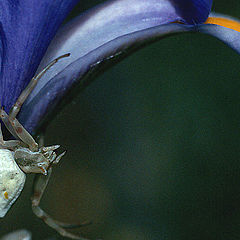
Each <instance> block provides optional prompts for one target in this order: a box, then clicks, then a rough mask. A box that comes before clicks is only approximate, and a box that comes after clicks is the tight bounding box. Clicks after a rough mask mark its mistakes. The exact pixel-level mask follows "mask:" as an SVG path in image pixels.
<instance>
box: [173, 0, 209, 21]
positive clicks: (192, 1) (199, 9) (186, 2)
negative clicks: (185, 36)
mask: <svg viewBox="0 0 240 240" xmlns="http://www.w3.org/2000/svg"><path fill="white" fill-rule="evenodd" d="M173 2H174V3H175V4H176V6H177V11H178V13H179V14H180V15H181V16H182V18H183V19H184V23H186V24H199V23H204V22H205V21H206V20H207V17H208V15H209V13H210V11H211V7H212V0H173Z"/></svg>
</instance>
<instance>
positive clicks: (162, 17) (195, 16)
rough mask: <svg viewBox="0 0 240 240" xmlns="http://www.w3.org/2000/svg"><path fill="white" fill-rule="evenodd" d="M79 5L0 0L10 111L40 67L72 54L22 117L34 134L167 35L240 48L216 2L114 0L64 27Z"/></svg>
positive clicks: (0, 52) (0, 81) (1, 80)
mask: <svg viewBox="0 0 240 240" xmlns="http://www.w3.org/2000/svg"><path fill="white" fill-rule="evenodd" d="M77 3H78V0H67V1H66V0H52V1H49V0H42V1H37V0H22V1H19V0H11V1H10V0H8V1H7V0H2V1H1V2H0V11H1V14H0V102H1V105H2V106H3V107H4V109H5V110H6V112H8V111H9V110H10V108H11V106H12V105H13V104H14V103H15V101H16V99H17V98H18V96H19V95H20V94H21V92H22V91H23V89H24V88H25V87H26V86H27V84H28V83H29V81H30V80H31V78H32V77H33V76H34V75H35V74H36V73H38V72H40V71H41V70H42V69H43V68H44V67H45V66H46V65H47V64H48V63H49V62H51V61H52V60H53V59H55V58H57V57H59V56H61V55H64V54H66V53H70V57H68V58H64V59H62V60H61V61H59V62H58V63H57V64H55V65H54V66H53V67H52V68H51V69H50V70H48V71H47V73H46V74H45V75H44V76H43V77H42V78H41V79H40V80H39V82H38V84H37V86H36V87H35V89H34V90H33V92H32V93H31V94H30V96H29V97H28V98H27V100H26V101H25V103H24V105H23V107H22V109H21V111H20V113H19V115H18V120H19V121H20V122H21V124H22V125H23V126H24V127H25V128H26V129H27V130H28V131H29V132H31V133H33V134H34V133H36V131H37V130H38V129H41V127H45V126H47V124H48V123H49V120H51V119H52V117H53V116H55V115H56V113H57V111H59V109H60V108H61V107H62V106H64V105H65V104H66V103H67V102H69V100H71V98H70V96H73V95H74V94H76V93H79V91H80V90H82V89H83V88H84V87H86V86H87V85H88V84H89V83H90V82H91V81H92V80H93V79H94V78H95V77H96V76H97V75H99V74H100V73H102V72H103V70H105V69H106V68H108V67H109V66H112V65H113V64H114V63H116V62H118V61H120V60H121V59H123V58H125V57H127V56H128V55H130V54H131V53H133V52H134V51H136V50H138V49H139V48H141V47H144V46H146V45H147V44H150V43H152V42H154V41H158V40H159V39H162V38H163V37H166V36H169V35H173V34H177V33H184V32H201V33H206V34H210V35H212V36H214V37H216V38H218V39H220V40H221V41H223V42H224V43H226V44H227V45H228V46H230V47H231V48H233V49H234V50H236V51H237V52H240V41H239V40H240V22H239V21H238V20H236V19H233V18H231V17H228V16H225V15H222V14H216V13H211V7H212V0H110V1H106V2H105V3H103V4H101V5H99V6H97V7H95V8H93V9H91V10H89V11H87V12H85V13H83V14H81V15H80V16H78V17H76V18H75V19H73V20H71V21H70V22H68V23H66V24H65V25H62V23H63V21H64V19H65V18H66V17H67V15H68V14H69V12H70V11H71V10H72V9H73V7H74V6H75V5H76V4H77Z"/></svg>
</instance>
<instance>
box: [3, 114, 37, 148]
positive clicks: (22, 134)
mask: <svg viewBox="0 0 240 240" xmlns="http://www.w3.org/2000/svg"><path fill="white" fill-rule="evenodd" d="M0 111H1V112H0V116H1V119H2V121H3V122H4V124H5V126H6V127H7V129H8V130H9V132H10V133H11V134H12V135H13V136H14V137H15V138H16V139H21V140H22V141H23V142H24V143H25V144H27V145H28V146H29V148H30V150H32V151H37V150H38V144H37V143H36V142H35V140H34V139H33V137H32V136H31V134H30V133H28V131H27V130H26V129H25V128H24V127H23V126H22V125H21V123H20V122H19V121H18V120H17V119H16V118H14V119H10V118H9V116H8V115H7V113H6V112H5V111H4V110H3V109H0Z"/></svg>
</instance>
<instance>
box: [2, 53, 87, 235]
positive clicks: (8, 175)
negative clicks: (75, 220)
mask: <svg viewBox="0 0 240 240" xmlns="http://www.w3.org/2000/svg"><path fill="white" fill-rule="evenodd" d="M69 55H70V54H65V55H62V56H60V57H58V58H56V59H55V60H53V61H52V62H51V63H50V64H49V65H48V66H47V67H45V68H44V69H43V70H42V71H41V72H40V73H39V74H38V75H37V76H35V77H33V78H32V80H31V81H30V83H29V84H28V86H27V87H26V88H25V89H24V90H23V92H22V93H21V94H20V96H19V97H18V99H17V101H16V103H15V104H14V105H13V106H12V108H11V110H10V112H9V114H7V113H6V112H5V111H4V110H3V108H0V120H2V122H3V123H4V125H5V126H6V128H7V129H8V131H9V132H10V133H11V134H12V136H13V137H15V139H16V140H9V141H4V139H3V135H2V131H1V123H0V217H4V216H5V214H6V213H7V211H8V210H9V209H10V208H11V206H12V204H13V203H14V202H15V201H16V199H17V198H18V197H19V195H20V193H21V191H22V189H23V186H24V184H25V179H26V173H35V174H36V175H35V180H34V185H33V195H32V198H31V200H32V210H33V212H34V214H35V215H36V216H37V217H39V218H41V219H42V220H43V221H44V222H45V223H46V224H47V225H49V226H50V227H52V228H54V229H55V230H56V231H57V232H59V233H60V234H61V235H62V236H65V237H69V238H72V239H79V240H86V239H84V238H82V237H79V236H76V235H74V234H72V233H69V232H67V231H66V230H65V228H69V227H79V226H81V225H72V224H65V223H61V222H58V221H55V220H54V219H52V218H51V217H50V216H49V215H48V214H47V213H45V212H44V211H43V210H42V209H41V208H40V206H39V203H40V200H41V197H42V195H43V193H44V190H45V188H46V186H47V183H48V181H49V178H50V176H51V172H52V165H53V164H57V163H58V162H59V161H60V159H61V158H62V157H63V155H64V154H65V152H63V153H62V154H60V155H58V156H57V154H56V152H55V150H56V149H58V148H59V147H60V146H59V145H53V146H49V147H44V146H42V145H43V144H41V145H40V146H39V144H38V143H37V142H35V140H34V138H33V137H32V136H31V134H30V133H28V131H27V130H26V129H25V128H24V127H23V126H22V125H21V123H20V122H19V121H18V120H17V118H16V116H17V114H18V113H19V111H20V110H21V106H22V105H23V103H24V101H25V100H26V99H27V97H28V96H29V95H30V93H31V92H32V90H33V89H34V87H35V86H36V84H37V82H38V80H39V79H40V78H41V77H42V75H43V74H44V73H45V72H46V71H47V70H48V69H49V68H50V67H51V66H53V65H54V64H55V63H56V62H57V61H58V60H59V59H61V58H64V57H68V56H69Z"/></svg>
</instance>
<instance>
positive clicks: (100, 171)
mask: <svg viewBox="0 0 240 240" xmlns="http://www.w3.org/2000/svg"><path fill="white" fill-rule="evenodd" d="M87 2H88V3H87ZM100 2H103V1H100V0H99V1H93V0H89V1H81V3H80V4H79V6H78V7H77V8H76V9H75V11H74V12H73V13H72V15H71V16H70V18H71V17H73V16H74V15H78V14H79V13H80V12H82V11H84V10H86V9H88V8H90V7H92V6H94V5H96V4H97V3H100ZM214 10H215V11H217V12H221V13H225V14H229V15H232V16H235V17H240V2H239V1H237V0H228V1H225V0H218V1H215V2H214ZM239 67H240V57H239V55H238V54H236V53H235V52H234V51H233V50H231V49H230V48H228V47H227V46H225V45H224V44H223V43H222V42H220V41H218V40H217V39H215V38H212V37H210V36H205V35H202V34H185V35H177V36H173V37H169V38H166V39H163V40H161V41H159V42H157V43H154V44H152V45H151V46H148V47H146V48H144V49H142V50H140V51H138V52H137V53H135V54H133V55H132V56H131V57H129V58H127V59H125V60H124V61H122V62H121V63H119V64H118V65H116V66H114V67H113V68H111V69H110V70H108V71H107V72H105V73H104V74H103V75H101V76H100V77H98V79H96V80H95V81H94V82H93V83H92V84H91V85H90V86H89V87H88V88H87V89H86V90H85V91H84V92H82V93H80V94H79V96H78V97H77V98H76V99H75V100H74V102H73V103H72V104H71V105H68V106H67V107H66V108H65V109H63V111H62V112H61V113H60V114H59V115H58V116H56V118H55V119H54V121H53V122H52V123H51V124H50V126H49V128H48V130H47V133H46V145H52V144H60V145H61V146H62V151H63V150H65V149H67V155H66V156H65V157H64V159H62V161H61V163H60V164H59V165H58V166H57V167H55V168H54V172H53V175H52V178H51V180H50V183H49V186H48V188H47V190H46V194H45V195H44V198H43V200H42V203H41V206H42V207H43V209H44V210H46V211H47V212H48V213H49V214H50V215H52V216H54V217H55V218H56V219H58V220H61V221H66V222H77V223H78V222H82V221H85V220H90V221H92V222H93V223H92V224H91V225H89V226H87V227H83V228H81V229H76V230H73V232H74V233H79V234H81V235H83V236H85V237H86V238H89V239H91V240H94V239H103V240H133V239H134V240H135V239H136V240H188V239H191V240H195V239H196V240H200V239H218V240H234V239H240V161H239V160H240V71H239ZM27 180H28V181H27V184H26V187H25V189H24V191H23V193H22V195H21V198H20V199H19V200H18V201H17V202H16V204H15V205H14V206H13V208H12V209H11V210H10V212H9V213H8V214H7V216H6V217H5V218H4V219H3V220H1V222H0V235H3V234H5V233H7V232H10V231H13V230H16V229H20V228H25V229H28V230H30V231H31V232H32V234H33V239H36V240H37V239H39V240H42V239H48V238H49V239H50V238H51V239H63V238H61V237H59V236H58V235H57V234H56V233H55V231H54V230H52V229H51V228H49V227H48V226H47V225H45V224H44V223H43V222H42V221H41V220H39V219H37V218H36V217H35V216H34V215H33V213H32V211H31V203H30V194H31V187H32V181H33V176H28V179H27Z"/></svg>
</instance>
